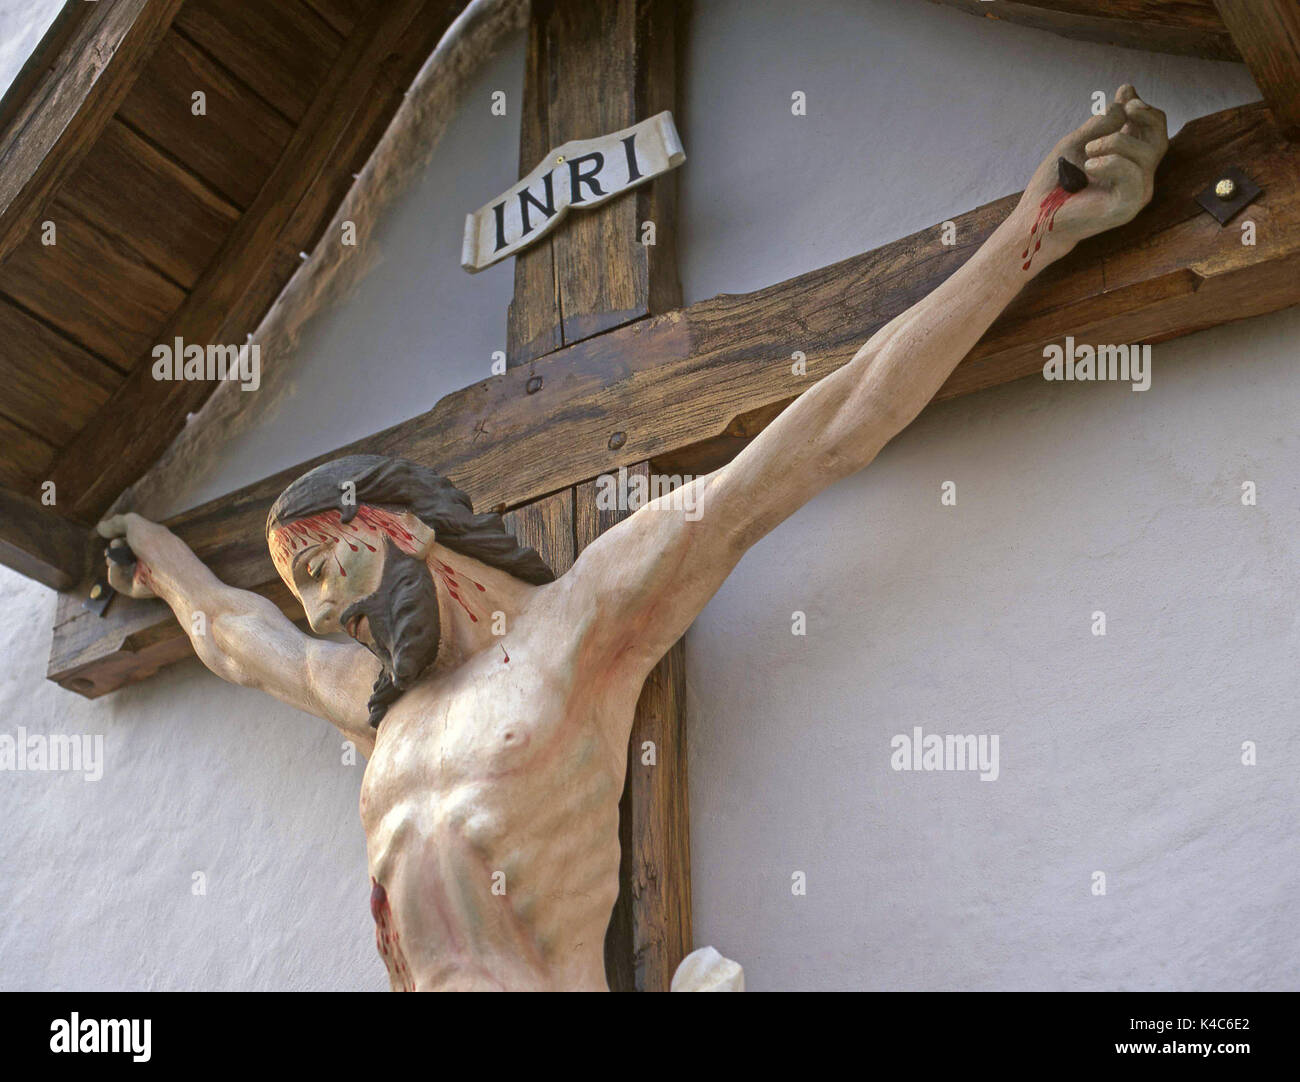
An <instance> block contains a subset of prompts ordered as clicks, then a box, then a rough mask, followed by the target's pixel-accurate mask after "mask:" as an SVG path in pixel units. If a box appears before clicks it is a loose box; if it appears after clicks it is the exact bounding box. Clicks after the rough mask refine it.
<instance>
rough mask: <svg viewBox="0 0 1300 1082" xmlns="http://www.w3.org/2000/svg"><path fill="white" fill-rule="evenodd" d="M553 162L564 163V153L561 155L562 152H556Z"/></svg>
mask: <svg viewBox="0 0 1300 1082" xmlns="http://www.w3.org/2000/svg"><path fill="white" fill-rule="evenodd" d="M555 164H556V165H563V164H564V155H563V154H557V155H556V156H555Z"/></svg>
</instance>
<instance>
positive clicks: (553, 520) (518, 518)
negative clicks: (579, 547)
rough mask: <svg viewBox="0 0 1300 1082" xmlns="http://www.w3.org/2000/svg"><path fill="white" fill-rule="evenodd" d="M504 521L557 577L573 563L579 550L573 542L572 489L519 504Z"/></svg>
mask: <svg viewBox="0 0 1300 1082" xmlns="http://www.w3.org/2000/svg"><path fill="white" fill-rule="evenodd" d="M504 520H505V524H506V528H507V529H508V530H509V531H510V532H511V533H512V534H514V535H515V537H517V538H518V539H519V540H520V541H521V542H522V543H523V544H525V545H531V546H532V547H533V548H535V549H536V550H537V554H538V555H539V556H541V558H542V559H543V560H545V561H546V563H547V566H549V567H550V569H551V570H552V571H554V572H555V574H556V577H557V578H558V577H559V576H560V575H563V574H564V573H565V572H566V571H568V570H569V568H571V567H572V566H573V561H574V559H575V558H576V556H577V553H576V551H575V550H574V542H573V490H572V489H569V488H566V489H565V490H564V491H563V492H556V493H553V494H552V495H550V496H543V497H542V498H541V499H540V500H533V501H532V502H531V503H526V504H524V505H523V506H522V507H516V508H515V509H514V510H513V511H511V512H509V513H508V514H507V515H505V516H504Z"/></svg>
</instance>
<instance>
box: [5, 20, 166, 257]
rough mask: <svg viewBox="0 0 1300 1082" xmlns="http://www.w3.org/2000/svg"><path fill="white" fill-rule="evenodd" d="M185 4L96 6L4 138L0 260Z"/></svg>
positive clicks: (26, 231)
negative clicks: (178, 10) (181, 5)
mask: <svg viewBox="0 0 1300 1082" xmlns="http://www.w3.org/2000/svg"><path fill="white" fill-rule="evenodd" d="M180 4H181V0H114V2H113V3H103V4H95V5H94V11H93V12H91V13H90V14H89V15H87V16H86V17H85V18H84V20H82V21H81V22H80V23H79V25H78V26H77V28H76V30H75V31H74V33H73V34H72V36H71V38H70V40H69V41H67V42H66V44H65V45H64V48H63V49H62V51H61V52H60V53H59V54H58V56H57V59H56V60H55V70H54V71H53V72H51V75H50V77H49V78H48V79H46V80H45V81H44V82H43V83H40V84H38V85H37V87H36V89H35V90H34V92H33V93H31V94H30V96H29V97H28V98H27V99H26V100H25V101H24V102H23V104H22V106H21V107H19V108H16V109H15V111H14V114H13V116H12V118H11V119H10V122H9V125H8V127H7V128H6V129H5V131H4V132H3V134H0V262H3V261H4V260H5V258H6V257H7V256H8V255H9V253H10V252H11V251H13V249H14V248H15V247H16V246H17V245H18V244H19V243H20V242H21V241H23V240H24V239H26V238H28V237H29V236H30V235H31V234H32V231H33V229H34V227H35V226H36V224H37V222H38V219H39V215H40V214H41V212H42V210H43V209H44V207H45V204H46V203H47V202H48V201H49V199H50V196H51V195H52V194H53V193H54V192H55V191H56V190H57V188H58V186H59V185H60V184H61V183H62V182H63V180H64V179H66V178H67V177H68V176H69V174H70V173H71V172H72V170H73V169H75V168H76V167H77V165H78V163H79V162H80V161H81V159H82V157H83V155H84V154H85V153H86V151H88V150H89V149H90V146H91V144H93V143H94V141H95V139H96V138H97V137H98V135H99V132H100V131H101V129H102V128H103V127H104V125H105V124H106V123H108V119H109V117H111V116H112V115H113V113H114V111H115V110H116V109H117V107H118V105H119V104H120V103H121V101H122V99H123V98H124V97H125V96H126V94H127V92H128V91H129V90H130V89H131V85H132V84H133V83H134V82H135V79H136V76H137V75H138V74H139V73H140V70H141V68H142V66H143V65H144V63H145V62H146V61H147V60H148V58H149V56H150V55H151V54H152V52H153V50H154V48H155V46H156V45H157V44H158V42H159V41H160V40H161V38H162V36H163V35H164V34H165V33H166V32H167V28H168V26H170V25H171V21H172V19H173V18H174V17H175V15H176V11H177V9H178V8H179V7H180Z"/></svg>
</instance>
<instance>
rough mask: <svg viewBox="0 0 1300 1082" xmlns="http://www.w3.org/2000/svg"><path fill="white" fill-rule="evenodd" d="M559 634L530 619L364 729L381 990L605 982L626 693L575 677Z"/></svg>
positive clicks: (366, 818)
mask: <svg viewBox="0 0 1300 1082" xmlns="http://www.w3.org/2000/svg"><path fill="white" fill-rule="evenodd" d="M562 627H563V624H562V623H561V624H558V625H557V623H556V622H555V621H554V618H553V616H548V615H545V614H541V613H538V614H531V618H529V619H525V620H523V621H521V622H520V624H519V625H518V627H517V628H516V629H515V630H514V631H512V633H511V634H509V635H506V636H504V637H503V638H502V639H501V640H500V641H499V642H498V643H497V644H496V646H495V647H494V648H492V649H489V650H484V651H482V652H480V653H478V654H476V655H474V656H473V657H471V658H470V659H469V660H468V661H466V662H465V663H464V664H463V665H461V666H460V667H458V668H456V669H453V670H451V671H449V672H445V673H440V674H438V675H437V676H435V677H434V678H432V679H430V680H428V681H426V682H424V683H422V684H420V685H419V686H417V687H415V688H414V689H412V690H411V691H409V692H407V693H406V694H405V695H403V696H402V698H401V699H399V700H398V701H397V702H396V703H394V705H393V706H392V708H391V709H390V710H389V712H388V715H387V716H386V717H385V719H384V721H383V723H382V725H381V727H380V730H379V733H378V736H377V739H376V742H375V748H374V752H373V754H372V755H371V758H370V761H369V763H368V765H367V767H366V772H365V777H364V779H363V781H362V786H361V820H362V825H363V826H364V828H365V832H366V844H367V850H368V854H369V863H370V876H371V887H372V892H371V911H372V915H373V916H374V918H375V924H376V937H377V940H378V946H379V950H380V954H381V955H382V956H383V958H384V962H385V964H386V965H387V967H388V973H389V978H390V981H391V983H392V986H393V988H394V989H409V990H422V991H423V990H456V989H511V990H522V989H558V988H570V989H604V988H605V987H606V984H605V972H604V934H605V928H606V924H607V923H608V920H609V914H610V909H611V907H612V906H613V904H614V900H615V898H616V896H617V894H618V865H619V840H618V802H619V796H620V794H621V793H622V790H623V779H624V772H625V769H626V755H627V735H628V731H629V728H630V726H631V720H632V714H633V711H634V709H635V704H636V696H637V692H638V691H639V681H636V682H635V683H632V682H628V681H616V683H619V684H626V685H627V686H626V687H622V686H618V687H611V686H610V684H609V681H608V680H602V679H601V675H602V674H595V673H589V672H584V671H583V668H582V664H581V660H582V659H581V656H580V655H581V652H582V651H581V649H580V643H579V642H578V641H577V640H576V638H569V639H567V640H566V636H573V635H575V634H576V633H575V632H572V631H564V630H561V628H562ZM543 632H544V633H543ZM507 659H508V660H507Z"/></svg>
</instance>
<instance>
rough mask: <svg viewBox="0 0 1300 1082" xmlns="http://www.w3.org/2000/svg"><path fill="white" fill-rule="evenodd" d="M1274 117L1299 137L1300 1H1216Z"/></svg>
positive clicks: (1291, 136) (1288, 133) (1290, 134)
mask: <svg viewBox="0 0 1300 1082" xmlns="http://www.w3.org/2000/svg"><path fill="white" fill-rule="evenodd" d="M1214 6H1215V7H1216V8H1217V9H1218V11H1219V15H1220V16H1221V17H1222V18H1223V21H1224V23H1225V24H1226V25H1227V27H1228V31H1229V33H1231V34H1232V40H1233V41H1234V42H1235V43H1236V45H1237V48H1238V50H1239V51H1240V52H1241V55H1242V58H1243V59H1244V60H1245V61H1246V66H1247V67H1248V68H1250V73H1251V75H1253V76H1254V77H1255V82H1256V83H1258V84H1259V89H1260V91H1261V92H1262V93H1263V95H1264V101H1265V102H1266V103H1267V105H1268V107H1269V109H1271V110H1272V112H1273V119H1274V120H1275V121H1277V126H1278V127H1279V128H1281V129H1282V132H1283V133H1284V134H1285V135H1286V137H1287V138H1288V139H1300V3H1298V2H1297V0H1214Z"/></svg>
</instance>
